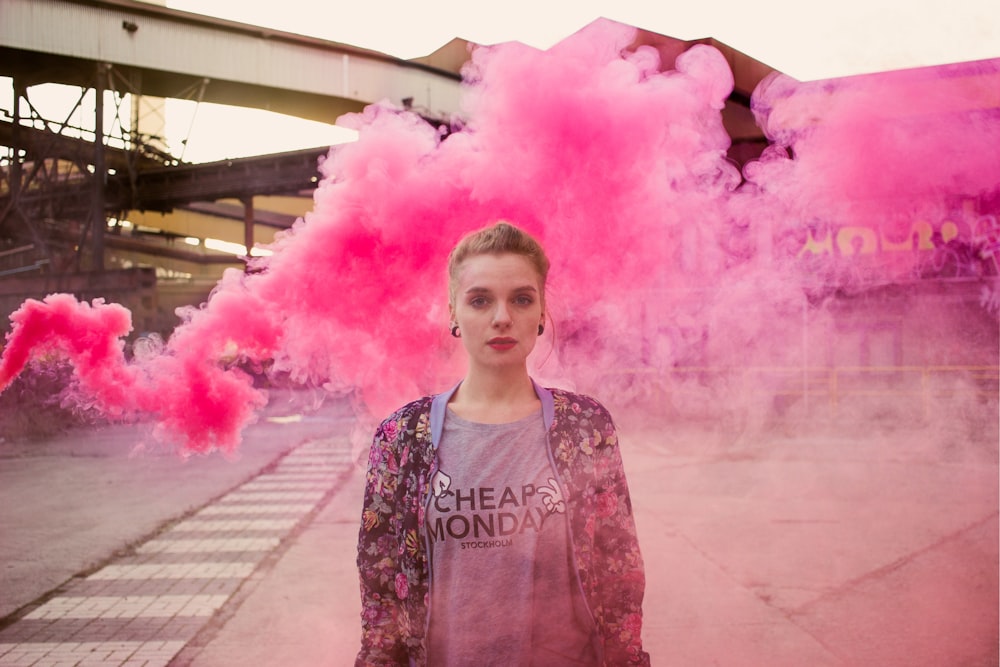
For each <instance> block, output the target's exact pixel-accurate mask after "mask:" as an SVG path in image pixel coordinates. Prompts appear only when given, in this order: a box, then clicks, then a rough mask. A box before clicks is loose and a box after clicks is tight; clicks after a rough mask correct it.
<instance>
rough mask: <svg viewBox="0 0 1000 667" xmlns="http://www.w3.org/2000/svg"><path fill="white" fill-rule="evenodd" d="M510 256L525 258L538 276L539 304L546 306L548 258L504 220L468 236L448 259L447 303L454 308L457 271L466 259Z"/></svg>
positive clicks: (526, 235) (525, 235) (523, 232)
mask: <svg viewBox="0 0 1000 667" xmlns="http://www.w3.org/2000/svg"><path fill="white" fill-rule="evenodd" d="M506 253H510V254H513V255H520V256H522V257H524V258H526V259H527V260H528V261H529V262H531V265H532V266H533V267H534V268H535V270H536V271H537V272H538V278H539V287H540V288H541V292H542V294H541V299H542V304H543V305H544V303H545V281H546V279H547V278H548V276H549V258H548V257H547V256H546V255H545V250H543V249H542V245H541V244H540V243H539V242H538V241H537V240H535V237H533V236H532V235H531V234H529V233H527V232H526V231H524V230H523V229H521V228H520V227H515V226H514V225H512V224H510V223H509V222H507V221H505V220H501V221H499V222H496V223H494V224H492V225H489V226H488V227H483V228H482V229H480V230H478V231H475V232H472V233H470V234H467V235H466V236H464V237H463V238H462V240H461V241H459V242H458V244H457V245H456V246H455V247H454V248H452V251H451V253H449V255H448V299H449V303H451V304H452V305H454V304H455V294H456V292H457V290H458V271H459V268H460V267H461V266H462V262H464V261H465V260H466V259H468V258H469V257H475V256H476V255H502V254H506Z"/></svg>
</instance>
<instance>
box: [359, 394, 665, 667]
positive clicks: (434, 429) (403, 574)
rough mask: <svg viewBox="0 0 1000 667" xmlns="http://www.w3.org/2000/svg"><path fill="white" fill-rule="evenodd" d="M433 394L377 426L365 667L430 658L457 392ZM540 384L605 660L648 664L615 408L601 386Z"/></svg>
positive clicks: (367, 523)
mask: <svg viewBox="0 0 1000 667" xmlns="http://www.w3.org/2000/svg"><path fill="white" fill-rule="evenodd" d="M454 391H455V390H454V389H452V390H451V391H449V392H447V393H444V394H440V395H438V396H436V397H430V396H428V397H424V398H421V399H419V400H416V401H414V402H412V403H409V404H407V405H405V406H403V407H402V408H400V409H399V410H397V411H396V412H395V413H393V414H392V415H390V416H389V417H388V418H387V419H386V420H385V421H383V422H382V424H381V425H380V426H379V427H378V429H377V430H376V432H375V438H374V441H373V443H372V447H371V452H370V455H369V460H368V473H367V477H366V486H365V500H364V508H363V512H362V523H361V531H360V536H359V540H358V571H359V574H360V578H361V599H362V612H361V625H362V640H361V651H360V653H359V654H358V656H357V660H356V662H355V665H356V667H357V666H361V665H365V666H372V665H376V666H380V665H421V666H422V665H425V664H426V662H427V660H426V653H425V645H424V634H425V631H426V629H427V624H428V611H429V609H428V607H429V601H430V577H429V572H428V561H427V554H428V551H427V546H426V545H427V541H426V526H425V522H424V513H425V508H426V506H427V502H428V494H429V492H430V482H429V480H430V479H431V477H432V475H433V474H434V471H435V465H436V461H435V452H436V448H437V443H438V441H439V440H440V437H441V432H442V429H443V423H444V415H445V408H446V406H447V403H448V400H449V399H450V398H451V395H452V394H453V393H454ZM535 391H536V393H537V394H538V396H539V398H540V399H541V402H542V417H543V419H544V422H545V425H546V428H547V430H548V435H547V439H548V446H549V455H550V456H549V458H550V461H551V463H552V466H553V468H554V469H555V470H556V473H557V475H558V476H559V482H560V486H561V487H562V488H563V490H564V497H565V498H566V499H567V506H568V507H567V509H568V517H569V530H570V540H571V546H572V551H573V557H574V560H575V563H576V568H577V575H578V581H579V584H580V588H581V590H582V591H583V595H584V600H585V601H586V603H587V606H588V607H589V609H590V612H591V615H592V616H593V620H594V624H595V626H596V628H597V633H598V636H599V640H600V646H599V650H600V651H601V652H602V654H603V655H601V656H600V657H601V662H602V664H604V665H609V666H616V667H617V666H618V665H648V664H649V655H648V654H647V653H645V652H644V651H643V650H642V642H641V637H640V633H641V629H642V597H643V592H644V589H645V574H644V570H643V563H642V556H641V554H640V552H639V544H638V541H637V539H636V533H635V523H634V520H633V517H632V503H631V499H630V498H629V492H628V485H627V484H626V481H625V473H624V470H623V469H622V463H621V454H620V452H619V449H618V436H617V434H616V433H615V427H614V424H613V423H612V420H611V416H610V415H609V414H608V412H607V411H606V410H605V409H604V407H603V406H602V405H601V404H600V403H598V402H597V401H595V400H594V399H592V398H588V397H586V396H582V395H579V394H573V393H570V392H567V391H562V390H558V389H551V390H549V389H543V388H541V387H539V386H538V385H536V386H535Z"/></svg>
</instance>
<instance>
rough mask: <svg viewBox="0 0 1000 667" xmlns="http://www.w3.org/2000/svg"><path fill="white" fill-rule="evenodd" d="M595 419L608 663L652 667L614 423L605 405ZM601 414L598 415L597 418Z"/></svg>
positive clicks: (597, 535) (598, 558) (596, 556)
mask: <svg viewBox="0 0 1000 667" xmlns="http://www.w3.org/2000/svg"><path fill="white" fill-rule="evenodd" d="M602 412H603V415H602V416H603V419H600V418H597V419H595V420H594V422H595V426H596V427H597V428H596V429H595V431H596V432H595V439H596V440H597V441H598V442H597V446H596V447H595V448H594V457H595V459H594V474H595V487H594V488H595V492H596V493H595V498H594V500H595V505H594V508H593V514H592V515H591V517H590V518H588V522H589V521H591V520H592V521H593V531H594V532H593V534H594V553H593V565H594V572H595V573H598V579H597V588H598V591H597V595H598V598H599V600H600V602H601V604H600V609H601V613H602V616H603V619H602V621H603V622H600V623H599V624H598V625H599V627H600V628H601V630H602V633H603V635H604V636H603V640H604V654H605V655H604V664H606V665H649V654H648V653H646V652H645V651H643V650H642V599H643V595H644V593H645V587H646V577H645V570H644V567H643V561H642V554H641V552H640V550H639V541H638V537H637V535H636V530H635V519H634V517H633V515H632V500H631V497H630V495H629V489H628V483H627V481H626V479H625V470H624V467H623V466H622V458H621V450H620V449H619V447H618V434H617V432H616V430H615V426H614V422H613V421H612V419H611V416H610V415H609V414H608V413H607V411H605V410H603V408H601V410H600V412H599V413H598V414H600V413H602ZM596 416H597V415H595V417H596Z"/></svg>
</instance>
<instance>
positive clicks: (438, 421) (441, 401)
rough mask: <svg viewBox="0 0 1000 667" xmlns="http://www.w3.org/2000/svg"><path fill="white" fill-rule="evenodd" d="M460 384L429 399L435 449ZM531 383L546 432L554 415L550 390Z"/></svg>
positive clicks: (432, 438) (532, 381)
mask: <svg viewBox="0 0 1000 667" xmlns="http://www.w3.org/2000/svg"><path fill="white" fill-rule="evenodd" d="M460 384H462V383H461V382H459V383H458V384H456V385H455V386H454V387H452V388H451V389H449V390H448V391H446V392H444V393H441V394H438V395H437V396H435V397H434V399H433V400H432V401H431V443H432V444H433V447H434V449H437V446H438V443H439V442H441V434H442V433H443V432H444V416H445V411H446V410H447V409H448V401H450V400H451V397H452V396H454V395H455V392H456V391H457V390H458V387H459V385H460ZM531 385H532V386H533V387H534V388H535V395H536V396H538V399H539V400H540V401H541V402H542V422H543V423H544V424H545V431H546V432H548V430H549V429H550V428H551V427H552V420H553V418H554V416H555V407H554V404H555V402H554V401H553V399H552V392H551V391H549V390H548V389H546V388H545V387H542V386H541V385H539V384H538V383H537V382H535V380H534V379H532V380H531Z"/></svg>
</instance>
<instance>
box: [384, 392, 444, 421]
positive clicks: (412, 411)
mask: <svg viewBox="0 0 1000 667" xmlns="http://www.w3.org/2000/svg"><path fill="white" fill-rule="evenodd" d="M433 400H434V397H433V396H421V397H420V398H418V399H416V400H413V401H410V402H409V403H407V404H405V405H403V406H401V407H399V408H397V409H396V410H394V411H393V412H392V413H391V414H390V415H389V416H388V417H386V418H385V419H383V420H382V424H383V425H384V424H386V423H389V422H397V423H398V422H400V421H403V422H406V421H409V420H411V419H413V418H419V417H420V415H422V414H425V413H426V414H429V413H430V409H431V402H432V401H433Z"/></svg>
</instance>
